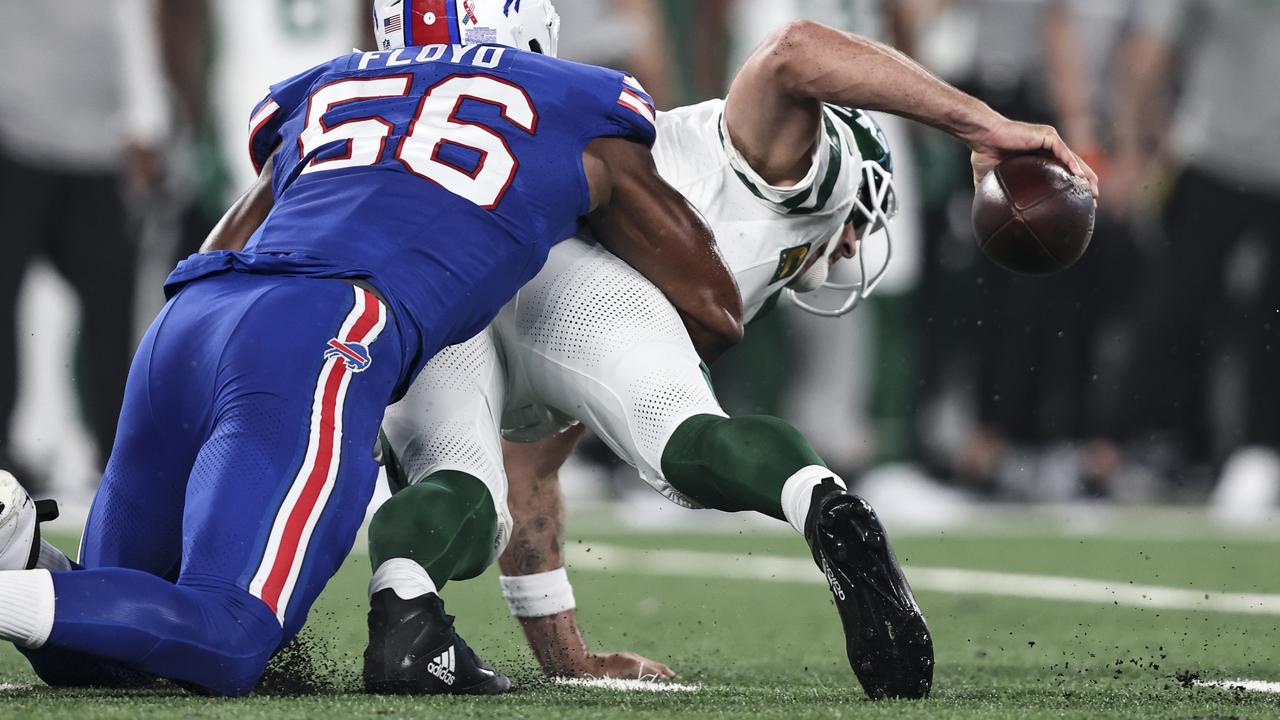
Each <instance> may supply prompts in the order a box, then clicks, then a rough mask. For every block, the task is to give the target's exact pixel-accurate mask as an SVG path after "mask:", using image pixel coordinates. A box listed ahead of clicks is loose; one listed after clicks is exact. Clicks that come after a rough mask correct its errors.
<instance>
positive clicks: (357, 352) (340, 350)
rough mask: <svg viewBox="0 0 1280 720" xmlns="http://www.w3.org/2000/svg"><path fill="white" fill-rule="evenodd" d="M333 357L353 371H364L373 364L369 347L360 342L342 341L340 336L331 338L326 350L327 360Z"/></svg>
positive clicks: (325, 356) (325, 357)
mask: <svg viewBox="0 0 1280 720" xmlns="http://www.w3.org/2000/svg"><path fill="white" fill-rule="evenodd" d="M333 358H338V359H339V360H341V361H342V363H343V364H344V365H346V366H347V369H348V370H350V371H351V372H353V373H358V372H364V371H365V370H368V369H369V366H370V365H372V364H373V358H371V357H370V356H369V348H368V347H366V346H365V345H362V344H360V343H354V342H342V341H341V340H339V339H338V338H334V339H332V340H330V341H329V347H328V349H326V350H325V351H324V359H325V360H331V359H333Z"/></svg>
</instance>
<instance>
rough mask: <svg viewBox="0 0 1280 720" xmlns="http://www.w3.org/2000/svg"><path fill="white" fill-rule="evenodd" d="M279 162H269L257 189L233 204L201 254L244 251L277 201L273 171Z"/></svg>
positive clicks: (207, 240)
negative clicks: (216, 251)
mask: <svg viewBox="0 0 1280 720" xmlns="http://www.w3.org/2000/svg"><path fill="white" fill-rule="evenodd" d="M274 163H275V158H274V157H272V158H269V159H268V160H267V162H266V164H265V165H264V166H263V168H262V173H261V174H260V175H258V179H257V180H255V181H254V183H253V185H252V186H251V187H250V188H249V189H248V190H247V191H246V192H245V193H244V194H243V195H241V196H240V197H239V198H237V199H236V201H235V202H234V203H232V205H231V208H230V209H229V210H227V212H226V213H225V214H224V215H223V216H222V219H221V220H219V221H218V224H217V225H215V226H214V228H213V230H212V231H211V232H210V233H209V237H207V238H205V241H204V244H203V245H201V246H200V252H213V251H214V250H233V251H239V250H243V249H244V246H245V245H246V244H247V243H248V242H249V238H250V237H252V236H253V233H254V231H256V230H257V229H258V226H259V225H261V224H262V221H263V220H266V219H267V215H268V214H269V213H270V212H271V208H272V207H274V206H275V202H276V198H275V194H274V192H273V191H272V189H271V168H272V167H273V165H274Z"/></svg>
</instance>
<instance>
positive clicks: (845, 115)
mask: <svg viewBox="0 0 1280 720" xmlns="http://www.w3.org/2000/svg"><path fill="white" fill-rule="evenodd" d="M827 110H828V111H829V112H830V113H831V114H832V115H833V116H835V118H836V119H838V120H840V121H841V122H842V123H844V124H845V125H847V126H848V127H849V128H850V129H851V130H853V136H854V138H855V139H856V140H857V143H858V151H859V153H860V154H861V155H862V165H861V167H860V168H859V170H860V173H861V175H862V182H861V184H860V185H859V187H858V196H857V198H856V199H855V201H854V206H853V215H852V216H851V217H850V218H849V219H850V220H852V221H853V226H854V228H855V229H856V230H857V233H858V244H859V246H861V245H862V244H863V243H865V242H866V241H867V239H868V238H869V236H871V235H873V234H875V233H881V234H882V235H883V238H884V243H885V254H884V261H883V262H882V263H881V264H880V267H878V268H875V269H874V270H872V272H870V273H868V271H867V263H866V253H865V252H861V250H859V252H858V256H857V257H858V272H859V275H860V279H859V280H858V282H853V283H837V282H830V281H826V273H825V266H826V264H827V263H828V262H829V261H830V259H831V256H832V255H833V254H834V253H835V251H836V250H837V247H838V244H839V243H838V242H837V240H838V239H839V238H838V236H837V237H836V238H832V240H831V241H830V242H828V243H827V247H826V252H825V253H824V255H823V257H822V258H820V259H819V260H818V261H817V263H815V265H814V267H813V268H812V271H813V274H814V275H815V276H817V277H815V278H814V279H812V280H811V282H812V284H816V285H819V286H820V288H818V289H823V290H831V291H838V292H843V293H846V295H845V299H844V301H843V302H842V303H841V304H840V305H839V306H838V307H832V308H827V307H820V306H818V305H814V304H811V303H809V302H808V301H807V300H804V299H801V297H800V295H801V294H802V292H797V291H796V290H794V289H790V288H788V289H787V291H786V294H787V296H788V297H789V298H790V299H791V302H792V303H794V304H795V305H796V307H798V308H800V309H801V310H804V311H805V312H808V313H812V314H814V315H819V316H822V317H840V316H841V315H846V314H848V313H850V312H852V311H853V309H854V308H856V307H857V306H858V303H860V302H862V300H863V299H864V298H866V297H867V296H868V295H870V294H871V293H872V292H873V291H874V290H875V289H876V286H877V285H879V284H880V281H881V280H882V279H884V275H885V272H887V271H888V269H889V261H890V260H892V259H893V236H892V235H890V233H889V221H890V220H892V219H893V216H894V215H896V214H897V212H898V194H897V190H896V189H895V188H894V185H893V154H892V152H891V151H890V149H889V141H888V139H887V138H885V135H884V130H882V129H881V128H880V124H879V123H877V122H876V120H875V118H873V117H871V115H870V114H869V113H867V112H865V111H863V110H857V109H852V108H843V107H838V106H836V105H827Z"/></svg>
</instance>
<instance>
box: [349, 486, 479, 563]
mask: <svg viewBox="0 0 1280 720" xmlns="http://www.w3.org/2000/svg"><path fill="white" fill-rule="evenodd" d="M497 532H498V516H497V513H496V511H495V510H494V508H493V500H492V499H491V498H490V496H489V488H487V487H485V485H484V483H482V482H480V480H479V479H478V478H476V477H473V476H471V475H468V474H466V473H462V472H455V471H452V470H443V471H440V472H435V473H432V474H431V475H428V476H427V477H426V478H425V479H424V480H423V481H422V482H420V483H417V484H416V485H411V486H409V487H407V488H404V489H403V490H400V491H399V492H397V493H396V494H395V495H392V496H391V499H390V500H388V501H387V502H386V503H384V504H383V505H382V507H381V508H379V509H378V512H377V513H376V514H374V516H373V522H372V523H370V525H369V559H370V560H371V561H372V563H373V569H374V570H377V569H378V568H379V567H381V565H382V564H383V563H384V562H386V561H387V560H391V559H393V558H408V559H409V560H413V561H414V562H416V563H418V564H419V565H421V566H422V568H423V569H424V570H426V571H427V574H428V575H430V576H431V580H432V581H433V582H435V584H436V587H437V588H440V587H443V586H444V584H445V583H446V582H447V581H449V580H467V579H469V578H473V577H476V576H477V575H479V574H480V573H482V572H484V571H485V569H486V568H488V567H489V565H491V564H492V563H493V561H494V559H495V557H494V539H495V538H496V536H497Z"/></svg>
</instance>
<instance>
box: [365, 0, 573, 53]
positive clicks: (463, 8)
mask: <svg viewBox="0 0 1280 720" xmlns="http://www.w3.org/2000/svg"><path fill="white" fill-rule="evenodd" d="M373 32H374V36H375V37H376V39H377V41H378V49H379V50H395V49H397V48H403V47H413V46H419V45H506V46H508V47H514V48H519V49H521V50H531V51H533V52H536V53H542V54H543V55H551V56H555V54H556V52H557V51H558V50H559V39H560V16H559V15H557V14H556V9H555V7H554V6H553V5H552V4H551V0H373Z"/></svg>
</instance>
